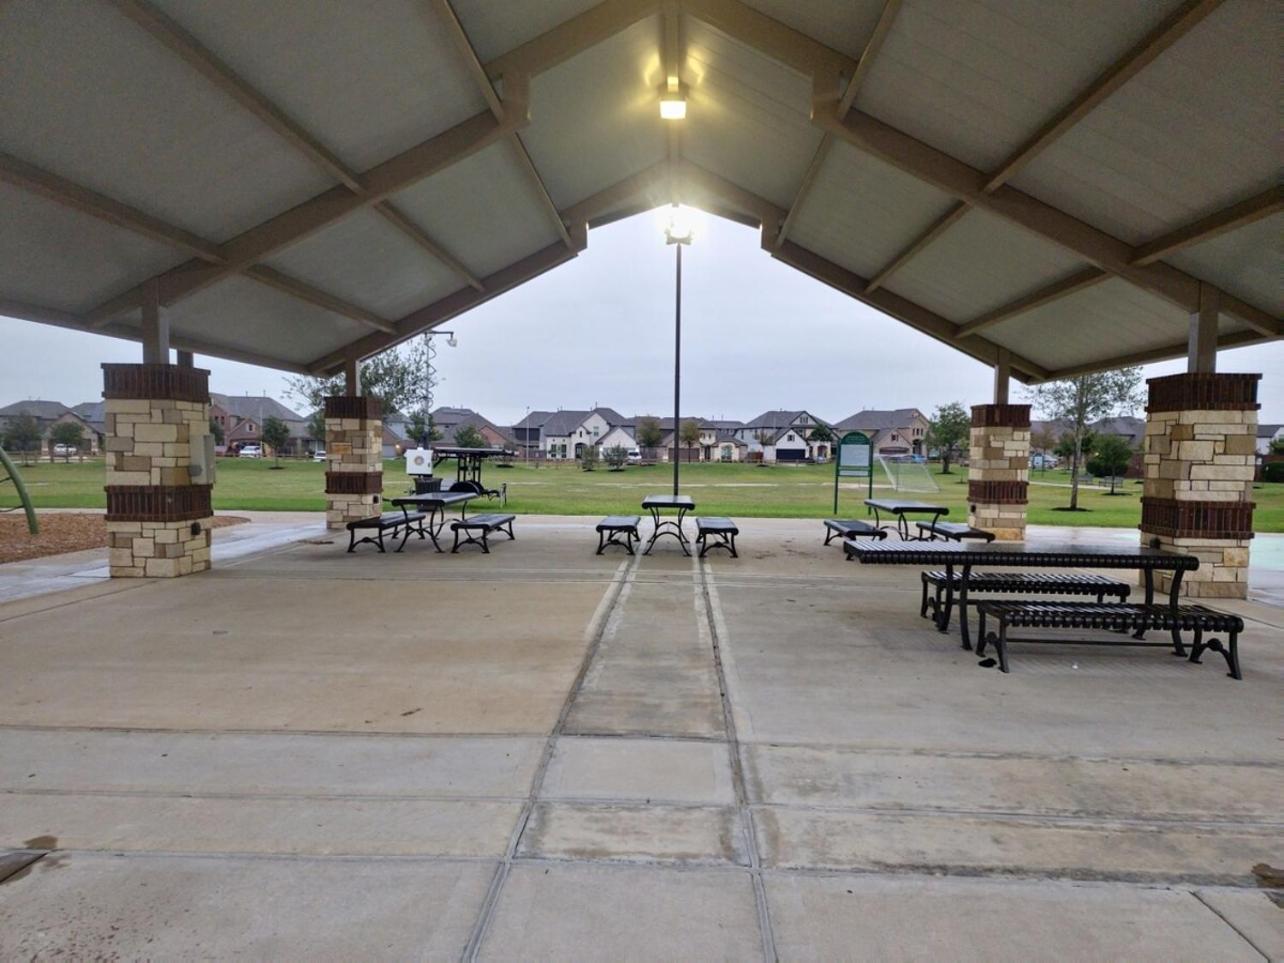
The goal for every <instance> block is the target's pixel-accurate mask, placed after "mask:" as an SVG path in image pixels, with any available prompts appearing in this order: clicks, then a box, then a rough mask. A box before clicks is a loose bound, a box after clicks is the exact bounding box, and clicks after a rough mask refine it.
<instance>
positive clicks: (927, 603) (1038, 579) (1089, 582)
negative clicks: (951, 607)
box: [918, 569, 1132, 629]
mask: <svg viewBox="0 0 1284 963" xmlns="http://www.w3.org/2000/svg"><path fill="white" fill-rule="evenodd" d="M919 577H920V579H921V581H922V583H923V598H922V601H921V602H920V603H919V608H918V614H919V615H921V616H923V618H925V619H926V618H930V619H932V621H934V622H935V623H936V624H937V626H938V627H939V626H941V625H942V624H943V625H944V626H945V628H947V629H948V628H949V627H950V613H949V612H948V611H946V609H945V606H944V600H943V597H944V594H945V591H946V589H947V587H948V588H951V589H953V590H954V592H955V593H957V592H958V590H959V589H960V588H962V586H963V575H962V573H960V572H952V573H950V572H946V571H944V570H943V569H938V570H936V571H928V572H923V573H921V575H920V576H919ZM929 587H930V588H931V589H932V590H933V594H932V595H931V597H929V596H928V589H929ZM978 592H979V593H983V594H985V595H1019V594H1028V595H1087V596H1095V597H1096V599H1097V602H1098V603H1102V602H1104V601H1105V600H1106V597H1107V596H1110V597H1117V598H1118V600H1119V601H1120V602H1124V601H1127V599H1128V596H1129V594H1131V592H1132V587H1131V586H1130V585H1129V584H1128V583H1127V582H1121V581H1119V580H1118V579H1114V578H1110V577H1109V576H1106V575H1091V574H1088V573H1082V574H1080V573H1077V572H973V573H972V576H971V578H970V579H969V581H968V604H971V602H972V598H971V597H972V595H974V594H976V593H978ZM929 612H930V613H931V614H930V615H929ZM959 618H961V619H964V620H966V619H967V609H966V607H965V605H964V604H963V603H960V604H959Z"/></svg>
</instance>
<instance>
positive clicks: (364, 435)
mask: <svg viewBox="0 0 1284 963" xmlns="http://www.w3.org/2000/svg"><path fill="white" fill-rule="evenodd" d="M325 414H326V418H325V453H326V485H325V490H326V527H327V528H329V529H342V528H343V527H344V526H345V525H347V523H348V522H352V521H358V520H359V519H362V518H371V517H373V516H375V515H378V514H379V513H380V512H381V511H382V506H381V495H380V492H382V491H383V422H382V420H381V419H380V409H379V405H378V402H377V401H376V400H375V399H373V398H363V397H354V396H349V395H340V396H336V397H330V398H326V399H325Z"/></svg>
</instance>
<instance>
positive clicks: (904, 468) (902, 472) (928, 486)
mask: <svg viewBox="0 0 1284 963" xmlns="http://www.w3.org/2000/svg"><path fill="white" fill-rule="evenodd" d="M878 463H879V464H880V465H882V466H883V472H884V473H885V474H886V475H887V483H888V484H889V485H891V486H892V488H894V489H895V490H896V491H898V492H938V491H940V490H941V489H940V486H938V485H937V484H936V479H935V478H933V477H932V472H931V471H930V470H929V469H928V466H927V465H926V464H925V463H924V462H921V461H915V460H914V459H913V458H911V457H910V456H909V455H879V456H878Z"/></svg>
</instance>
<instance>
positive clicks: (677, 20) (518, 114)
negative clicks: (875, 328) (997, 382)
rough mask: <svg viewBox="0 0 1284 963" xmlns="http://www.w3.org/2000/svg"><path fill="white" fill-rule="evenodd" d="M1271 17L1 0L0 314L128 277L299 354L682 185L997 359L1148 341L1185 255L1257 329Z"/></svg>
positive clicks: (69, 306)
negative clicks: (672, 107) (666, 109)
mask: <svg viewBox="0 0 1284 963" xmlns="http://www.w3.org/2000/svg"><path fill="white" fill-rule="evenodd" d="M1277 14H1278V8H1277V6H1276V5H1274V4H1270V3H1265V2H1261V0H1220V2H1219V0H1163V2H1154V3H1118V2H1117V0H1073V2H1066V3H1057V4H1049V3H1043V2H1041V0H951V2H949V3H939V2H934V0H859V2H857V0H849V2H837V0H833V2H831V0H814V2H808V3H784V2H776V0H603V2H600V3H596V4H595V3H592V2H589V0H556V2H540V3H486V2H482V0H456V2H455V3H454V4H453V5H452V4H451V3H450V2H449V0H386V2H380V3H374V4H356V3H352V4H336V3H333V2H329V0H292V2H290V3H270V4H261V3H252V2H250V0H227V2H223V3H217V4H214V3H211V4H188V3H181V2H176V0H95V2H88V0H86V2H82V3H68V4H51V3H47V2H45V0H7V2H4V3H0V218H3V230H0V313H3V314H7V315H12V316H15V317H21V318H28V319H30V320H33V321H42V322H48V323H55V324H59V325H62V326H66V327H73V328H76V327H79V328H84V329H86V330H97V331H101V332H102V333H104V334H110V335H113V336H117V337H139V336H141V335H140V332H139V330H138V328H137V316H138V314H137V310H136V308H137V304H138V299H139V297H140V293H139V292H140V291H141V290H142V286H143V283H144V282H145V281H147V280H148V279H149V278H151V277H153V276H159V277H160V286H159V290H160V292H161V300H162V302H163V303H164V304H165V306H166V310H168V311H169V312H170V314H171V318H172V322H173V324H174V326H175V329H176V330H178V331H181V333H182V334H183V336H184V337H185V339H186V340H187V342H188V343H199V344H201V345H202V346H203V349H204V350H205V351H206V352H207V353H209V354H214V355H220V354H221V355H224V356H227V357H239V358H249V359H253V360H255V361H257V362H260V363H265V364H277V365H280V366H282V367H287V368H291V369H296V370H297V369H312V370H328V369H331V368H333V367H335V366H336V365H338V364H341V363H342V361H343V359H344V358H345V357H360V356H364V355H366V354H369V353H371V352H374V351H377V350H380V349H381V348H383V347H386V346H388V345H390V344H394V343H396V342H397V341H398V340H403V339H405V338H407V337H410V336H412V335H413V334H415V333H416V332H417V331H419V330H422V329H423V328H424V327H427V326H432V325H436V324H441V323H443V322H445V321H448V320H449V319H450V318H452V317H454V316H457V315H459V314H461V313H463V312H465V311H467V310H468V309H469V308H471V307H474V306H475V305H477V304H479V303H481V302H482V301H484V300H486V299H488V298H490V297H494V296H495V295H497V294H499V293H501V292H502V291H504V290H507V289H509V288H511V287H514V286H516V285H518V284H521V283H523V282H524V281H526V280H529V279H530V278H531V277H534V276H536V275H537V274H538V273H540V272H541V271H543V270H548V269H552V268H554V267H556V265H558V264H560V263H563V262H564V261H566V260H568V259H569V258H572V257H574V256H575V255H576V254H577V253H578V252H579V251H580V250H582V249H583V248H584V246H585V245H586V244H587V243H588V236H587V229H586V225H587V223H589V222H594V223H598V222H601V221H603V220H609V219H610V218H611V217H613V216H617V215H620V214H623V213H626V212H631V211H635V210H638V209H640V208H643V207H645V206H648V205H654V204H656V203H662V202H665V201H671V200H685V201H687V202H689V203H694V204H699V205H702V206H705V207H707V208H709V209H710V210H713V211H715V212H717V213H722V214H728V215H731V216H734V217H736V218H737V219H739V220H742V221H748V222H751V223H756V224H760V225H761V229H762V235H763V247H764V249H765V250H766V251H767V252H769V253H770V254H771V255H773V256H775V257H778V258H780V259H781V260H783V261H785V262H786V263H789V264H792V265H793V266H795V267H797V268H799V269H800V270H803V271H805V272H807V273H808V274H811V275H813V276H814V277H817V278H819V279H821V280H823V281H825V282H826V283H828V284H831V285H832V286H834V287H837V288H839V289H840V290H843V291H845V292H846V293H848V294H850V295H851V296H853V297H856V298H859V299H861V300H863V301H866V302H867V303H869V304H871V305H873V306H874V307H876V308H879V309H880V310H883V311H885V312H887V313H889V314H891V315H892V316H894V317H897V318H899V319H900V320H902V321H904V322H905V323H907V324H910V325H912V326H914V327H916V328H918V329H919V330H921V331H924V332H926V333H928V334H930V335H931V336H932V337H935V338H938V339H940V340H943V341H946V342H948V343H953V344H955V345H956V346H958V347H959V348H960V349H961V350H964V351H966V352H967V353H969V354H971V355H972V356H974V357H977V358H979V359H981V360H983V361H984V360H991V359H994V358H996V357H998V354H999V351H1000V349H1007V350H1008V351H1010V352H1012V365H1013V370H1014V373H1015V374H1016V375H1017V376H1018V377H1021V378H1023V379H1026V380H1039V379H1042V378H1046V377H1049V376H1052V375H1055V374H1057V373H1058V372H1062V371H1069V370H1084V369H1086V368H1094V367H1097V368H1100V367H1109V366H1111V365H1115V364H1121V363H1126V362H1129V361H1131V360H1132V359H1135V358H1137V357H1140V356H1142V355H1144V356H1146V358H1147V360H1154V359H1157V358H1159V357H1165V356H1169V357H1170V356H1175V355H1178V354H1180V353H1182V350H1183V348H1182V341H1183V333H1184V326H1185V319H1186V317H1187V316H1188V315H1189V313H1190V312H1191V311H1193V310H1195V309H1196V308H1197V305H1198V301H1199V292H1200V290H1201V285H1204V286H1205V287H1204V290H1207V289H1208V288H1210V287H1211V288H1214V289H1216V290H1217V291H1218V292H1219V294H1220V297H1221V310H1222V322H1221V324H1222V327H1221V341H1222V343H1223V344H1226V345H1230V344H1246V343H1252V342H1254V341H1264V340H1270V339H1275V338H1279V337H1280V334H1281V328H1280V320H1279V317H1278V312H1279V311H1280V309H1281V306H1284V294H1282V292H1281V279H1282V278H1284V270H1281V268H1282V267H1284V265H1282V264H1281V259H1282V251H1281V244H1280V235H1279V231H1280V218H1279V216H1278V214H1279V212H1280V209H1281V199H1280V190H1279V187H1278V184H1277V167H1278V154H1277V149H1276V146H1275V145H1276V143H1277V139H1278V129H1277V128H1278V112H1277V109H1276V106H1275V105H1276V103H1277V99H1278V91H1279V89H1280V79H1281V78H1280V63H1281V57H1280V50H1279V34H1278V31H1277V29H1276V28H1275V26H1274V20H1275V18H1276V17H1277ZM777 18H779V19H777ZM670 74H674V75H676V76H677V77H678V78H680V80H681V82H682V85H683V87H682V89H683V92H684V94H685V96H686V98H687V101H688V110H687V116H686V119H684V120H681V121H667V122H666V121H662V120H661V119H660V117H659V97H660V88H661V85H662V84H663V83H664V82H665V79H666V76H668V75H670ZM782 228H783V230H782ZM871 282H872V283H871ZM963 326H966V327H963ZM550 337H552V338H555V337H556V332H555V331H553V332H550Z"/></svg>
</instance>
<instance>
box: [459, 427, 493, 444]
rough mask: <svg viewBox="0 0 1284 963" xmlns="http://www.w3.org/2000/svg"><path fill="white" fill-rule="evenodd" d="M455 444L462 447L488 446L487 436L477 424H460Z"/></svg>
mask: <svg viewBox="0 0 1284 963" xmlns="http://www.w3.org/2000/svg"><path fill="white" fill-rule="evenodd" d="M455 444H456V445H458V446H459V447H460V448H486V447H488V446H487V444H486V437H485V436H484V435H483V434H482V433H481V432H480V431H478V430H477V426H476V425H460V426H459V427H458V428H456V429H455Z"/></svg>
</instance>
